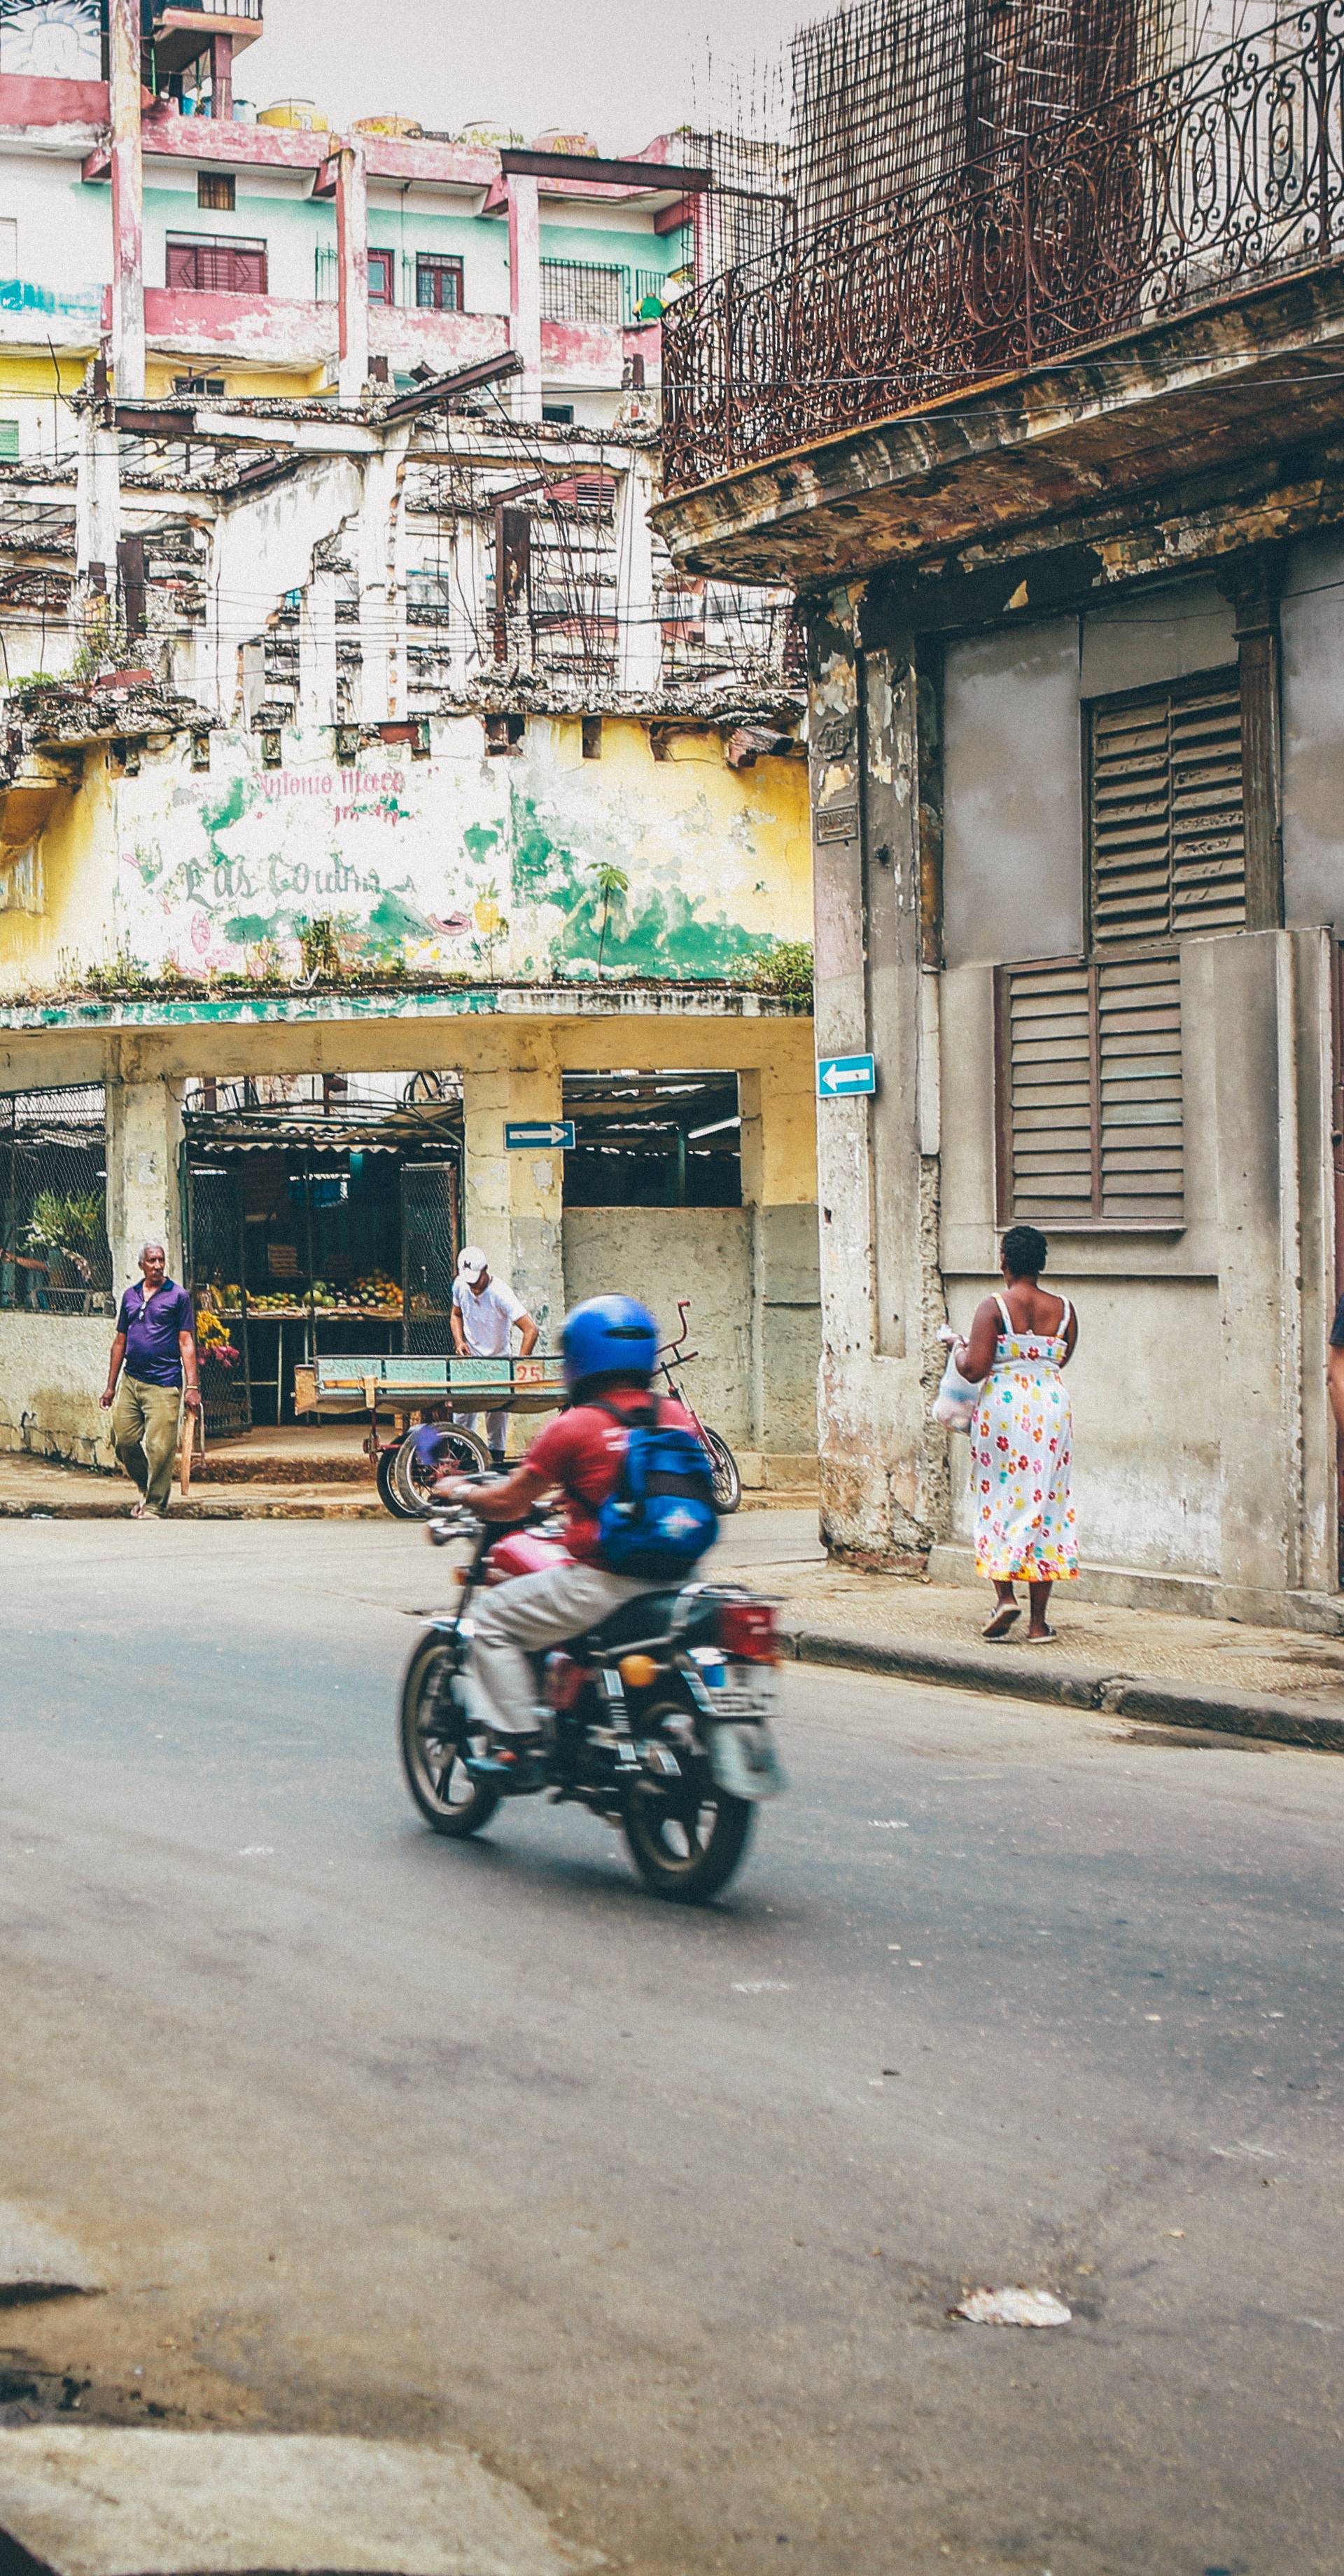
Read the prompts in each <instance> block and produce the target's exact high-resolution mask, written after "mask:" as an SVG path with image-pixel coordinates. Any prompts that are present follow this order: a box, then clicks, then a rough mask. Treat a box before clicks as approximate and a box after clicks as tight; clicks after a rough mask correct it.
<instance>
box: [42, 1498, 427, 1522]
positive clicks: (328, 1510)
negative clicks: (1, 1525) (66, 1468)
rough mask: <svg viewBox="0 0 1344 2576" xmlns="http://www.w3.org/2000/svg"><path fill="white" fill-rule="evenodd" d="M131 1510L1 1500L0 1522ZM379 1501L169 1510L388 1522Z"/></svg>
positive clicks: (112, 1504)
mask: <svg viewBox="0 0 1344 2576" xmlns="http://www.w3.org/2000/svg"><path fill="white" fill-rule="evenodd" d="M130 1517H131V1506H130V1504H129V1503H126V1502H123V1501H122V1500H121V1499H120V1497H119V1496H118V1497H117V1498H116V1499H114V1498H113V1497H112V1496H111V1495H109V1496H108V1497H107V1499H106V1500H104V1499H103V1497H102V1496H101V1495H99V1496H98V1497H96V1498H95V1497H93V1496H92V1495H91V1496H90V1497H89V1498H88V1500H87V1501H84V1500H81V1501H79V1502H71V1501H69V1500H68V1499H67V1498H66V1496H65V1495H64V1494H55V1495H53V1496H52V1497H51V1499H50V1500H49V1501H46V1502H44V1501H42V1500H40V1499H38V1500H34V1501H33V1502H15V1501H11V1500H6V1499H3V1498H0V1521H128V1520H129V1519H130ZM387 1517H388V1515H387V1514H386V1512H385V1511H384V1510H383V1506H382V1504H381V1503H380V1502H378V1501H377V1500H376V1499H371V1500H369V1501H367V1502H364V1501H360V1502H350V1503H345V1502H342V1503H328V1502H313V1501H308V1500H305V1501H301V1502H288V1501H286V1502H275V1501H269V1500H268V1501H266V1502H236V1503H233V1502H227V1503H226V1502H223V1501H220V1502H209V1503H206V1502H199V1503H198V1502H186V1503H184V1502H182V1501H181V1500H180V1499H179V1500H178V1501H177V1502H176V1503H175V1504H174V1505H173V1506H172V1508H171V1509H170V1510H169V1513H168V1518H169V1520H170V1521H363V1520H386V1519H387Z"/></svg>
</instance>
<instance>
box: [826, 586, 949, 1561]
mask: <svg viewBox="0 0 1344 2576" xmlns="http://www.w3.org/2000/svg"><path fill="white" fill-rule="evenodd" d="M856 624H857V620H856V614H855V601H854V598H853V596H852V594H851V593H850V592H849V591H848V590H838V591H835V592H833V593H832V594H831V595H830V597H829V598H828V599H827V600H825V601H824V602H819V603H818V604H817V606H816V608H815V610H814V613H813V617H812V621H811V627H810V635H809V646H810V663H811V706H810V718H809V741H810V746H811V760H812V809H813V810H812V828H813V844H814V849H813V886H814V902H815V912H816V1037H817V1052H818V1055H840V1054H848V1053H850V1052H852V1051H862V1050H867V1049H871V1051H872V1053H873V1054H874V1056H875V1057H876V1059H877V1074H878V1089H877V1096H876V1098H875V1099H874V1100H872V1101H867V1100H863V1099H857V1098H855V1099H849V1100H845V1099H834V1100H826V1101H823V1102H821V1103H820V1104H819V1106H818V1111H817V1166H818V1196H819V1200H820V1210H821V1223H820V1243H821V1286H822V1316H823V1327H822V1329H823V1351H822V1368H821V1399H820V1413H821V1468H820V1482H821V1500H822V1523H823V1527H824V1529H825V1532H826V1537H827V1540H828V1543H829V1544H830V1545H831V1546H833V1547H835V1548H836V1549H838V1550H840V1551H841V1552H843V1553H845V1554H848V1555H851V1556H854V1557H858V1558H860V1559H864V1560H868V1561H871V1562H874V1563H884V1564H895V1565H903V1566H911V1567H922V1566H923V1564H924V1562H925V1561H926V1558H927V1552H928V1549H929V1547H930V1545H931V1544H932V1543H933V1541H934V1540H935V1539H936V1538H937V1537H939V1536H941V1535H942V1533H943V1530H944V1529H945V1527H946V1522H947V1514H948V1496H947V1464H946V1449H947V1443H946V1440H945V1438H944V1437H943V1435H942V1434H941V1433H938V1432H936V1431H934V1430H933V1429H932V1428H931V1426H930V1425H929V1423H928V1420H927V1408H928V1399H929V1395H930V1394H931V1392H932V1387H933V1384H934V1383H935V1382H936V1375H937V1362H938V1357H939V1346H938V1344H937V1343H936V1341H935V1340H934V1338H933V1336H934V1332H935V1330H936V1326H937V1324H938V1322H939V1321H940V1320H941V1317H942V1311H943V1309H942V1292H941V1284H940V1274H939V1269H938V1166H937V1162H936V1160H935V1159H934V1158H933V1157H932V1156H928V1157H925V1156H922V1155H921V1151H920V1146H921V1118H920V1100H919V1079H920V1052H921V1049H920V1025H921V995H920V969H919V864H918V863H919V846H918V826H917V803H918V797H917V786H916V768H917V741H916V729H915V703H914V700H915V693H914V686H913V674H912V670H911V664H910V654H909V651H908V650H906V649H903V648H902V649H896V648H884V649H882V650H875V651H871V652H869V653H866V654H865V653H864V652H862V651H861V649H860V646H859V638H858V635H857V632H856Z"/></svg>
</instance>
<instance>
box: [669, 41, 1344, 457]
mask: <svg viewBox="0 0 1344 2576" xmlns="http://www.w3.org/2000/svg"><path fill="white" fill-rule="evenodd" d="M1342 101H1344V0H1314V5H1311V6H1308V7H1305V8H1302V9H1299V10H1296V11H1294V12H1293V13H1292V14H1291V15H1290V16H1286V17H1283V18H1280V19H1279V20H1278V21H1276V23H1275V24H1274V25H1272V26H1268V27H1261V28H1259V29H1258V30H1257V32H1256V33H1255V34H1254V35H1251V36H1247V37H1245V38H1243V39H1242V40H1241V41H1240V42H1239V43H1237V44H1234V45H1229V46H1226V47H1224V48H1223V49H1222V50H1221V51H1220V52H1218V53H1214V54H1209V55H1206V56H1204V57H1203V58H1202V59H1200V60H1196V61H1195V62H1193V63H1189V64H1185V65H1182V66H1181V67H1180V68H1179V69H1177V70H1175V71H1173V72H1170V73H1168V74H1166V75H1165V76H1164V77H1163V78H1162V79H1160V80H1155V81H1150V82H1145V83H1142V84H1139V85H1136V86H1134V87H1132V88H1129V89H1124V90H1120V91H1117V92H1116V93H1114V94H1113V95H1112V96H1111V97H1110V98H1108V99H1106V100H1105V101H1103V102H1102V104H1101V105H1100V106H1098V107H1096V108H1094V109H1092V110H1090V111H1089V112H1088V113H1086V114H1077V115H1073V116H1067V117H1063V118H1061V119H1060V120H1059V122H1057V123H1054V124H1051V125H1050V126H1048V127H1046V128H1045V129H1044V130H1043V131H1041V132H1039V133H1034V134H1028V135H1024V136H1014V137H1011V138H1007V137H1005V139H1004V140H1003V141H1002V143H1001V144H1000V145H999V146H998V147H997V148H996V149H995V150H994V152H993V153H992V154H990V155H989V156H988V157H987V158H985V159H983V160H978V161H975V162H973V163H970V164H968V165H967V166H966V167H964V168H962V169H960V170H957V171H955V172H953V173H951V174H949V175H948V176H946V177H944V178H943V179H941V180H940V181H938V182H937V183H936V184H935V185H934V186H933V187H931V188H928V189H925V190H922V191H918V192H916V191H910V192H908V193H907V194H906V195H904V196H902V197H901V198H899V199H895V200H892V201H890V202H887V203H885V204H881V205H878V206H875V207H870V208H868V209H865V210H864V211H862V212H861V213H859V214H856V215H853V216H847V217H845V218H843V219H842V220H841V221H839V222H836V223H832V224H829V225H827V226H825V227H824V228H823V229H822V230H821V231H819V232H816V233H814V234H812V235H810V236H807V237H805V238H804V239H802V240H801V241H794V242H790V243H786V244H785V245H784V246H783V247H781V248H780V249H779V250H777V251H774V252H771V253H769V254H768V255H766V256H764V257H762V258H760V259H757V260H754V261H751V262H748V263H747V264H745V265H744V266H742V267H739V268H735V269H731V270H729V271H727V272H726V273H725V274H724V275H723V276H721V277H718V278H715V279H712V280H711V281H710V282H709V283H708V284H706V285H704V286H702V287H700V288H698V289H696V290H694V291H693V292H692V293H690V294H689V295H687V296H686V297H684V298H683V299H682V300H681V301H680V302H679V303H677V304H676V305H674V306H673V307H672V309H671V311H670V312H669V313H668V315H667V318H666V321H665V324H664V349H663V390H664V421H665V430H664V453H665V465H666V482H667V488H668V489H669V491H691V490H693V489H695V488H696V487H700V486H705V485H709V484H712V483H715V482H716V481H718V480H719V479H720V478H721V477H723V476H724V475H726V474H729V473H732V472H734V471H735V470H737V469H740V468H742V467H750V466H756V465H762V464H764V462H765V460H767V459H769V458H771V457H775V456H782V455H784V454H785V453H787V452H789V451H797V450H800V449H808V448H811V447H813V446H814V445H815V444H816V443H818V442H821V441H826V440H833V439H837V438H843V437H844V436H845V434H846V433H849V432H853V431H856V430H860V429H863V428H864V427H865V426H866V425H868V424H871V423H876V422H878V421H892V420H896V419H900V418H901V417H903V416H908V415H910V414H912V413H915V412H926V411H930V410H932V409H933V407H935V406H936V405H938V404H939V403H941V402H942V401H943V400H944V398H945V397H947V396H948V395H950V394H956V395H959V396H961V397H962V398H963V399H964V398H965V396H966V394H967V392H968V390H971V389H975V388H977V387H982V386H985V385H988V384H991V383H992V384H994V385H996V386H999V387H1003V386H1005V385H1012V384H1013V383H1014V381H1015V380H1020V379H1024V378H1026V377H1028V376H1029V375H1031V374H1032V373H1033V372H1034V371H1038V370H1039V369H1041V368H1042V367H1043V366H1045V365H1049V366H1051V367H1052V368H1055V367H1058V366H1059V365H1060V364H1062V363H1065V362H1068V361H1071V360H1078V359H1080V358H1082V357H1084V356H1085V355H1086V353H1087V352H1088V351H1093V350H1100V349H1102V348H1103V347H1107V348H1109V349H1110V350H1112V351H1114V350H1115V349H1116V347H1117V344H1121V343H1123V342H1125V341H1126V340H1129V339H1132V337H1133V335H1135V334H1138V333H1143V332H1161V331H1162V330H1163V329H1164V328H1167V329H1168V330H1169V329H1170V326H1172V325H1174V324H1176V323H1179V322H1182V321H1183V320H1184V318H1185V317H1188V316H1192V315H1195V316H1197V315H1199V314H1201V313H1203V314H1205V315H1208V314H1210V313H1214V312H1216V309H1217V308H1218V307H1220V306H1221V307H1227V306H1229V305H1232V304H1241V303H1244V302H1245V300H1246V299H1247V298H1248V297H1250V296H1252V294H1253V293H1254V292H1255V291H1257V290H1264V289H1266V288H1268V287H1271V286H1273V285H1274V284H1275V283H1278V282H1282V281H1284V280H1290V279H1293V278H1295V277H1296V278H1305V277H1306V275H1307V274H1308V273H1314V274H1315V275H1317V276H1318V277H1319V273H1320V272H1322V271H1325V270H1330V269H1333V268H1334V267H1336V266H1337V265H1338V264H1339V263H1340V262H1341V261H1342V260H1344V121H1342V108H1341V102H1342Z"/></svg>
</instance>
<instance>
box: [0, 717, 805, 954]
mask: <svg viewBox="0 0 1344 2576" xmlns="http://www.w3.org/2000/svg"><path fill="white" fill-rule="evenodd" d="M431 739H432V756H431V757H430V758H429V759H428V760H412V759H410V758H409V757H408V756H407V753H406V751H405V750H404V749H403V748H401V747H398V748H397V749H396V750H395V751H383V750H382V749H381V748H377V747H375V748H366V749H365V751H364V752H362V753H361V755H360V762H359V766H358V768H357V769H355V770H346V769H342V768H341V767H340V766H339V764H338V763H337V762H336V761H335V760H334V758H333V754H332V738H331V734H330V731H329V729H326V730H320V731H318V732H316V733H314V734H312V735H310V736H303V735H299V734H295V735H287V736H286V738H285V745H284V752H285V758H284V765H283V768H282V769H281V770H280V771H278V772H277V771H269V772H268V771H263V770H262V769H261V768H260V766H259V761H258V745H257V743H256V740H255V738H254V737H251V736H248V735H240V734H219V733H217V734H215V735H214V736H213V737H212V742H211V766H210V769H209V771H208V772H204V773H200V772H195V771H193V770H192V768H191V766H190V746H189V740H188V738H187V737H186V736H185V735H177V736H174V737H171V738H165V739H164V740H163V742H162V743H161V744H160V746H159V747H158V748H153V747H150V746H148V745H147V746H146V747H145V749H144V750H143V752H142V754H141V768H140V771H139V774H138V775H124V774H120V773H119V772H118V773H117V774H113V773H112V771H110V769H109V765H108V758H107V755H106V754H105V753H104V752H103V751H102V750H101V749H99V750H96V751H92V752H90V753H89V755H88V756H87V760H86V763H85V767H84V773H83V784H82V786H81V787H79V788H78V790H77V791H76V792H73V793H71V794H69V795H66V796H63V797H62V798H61V800H60V801H59V803H58V806H57V808H56V811H55V812H54V814H53V817H52V819H51V821H50V823H49V825H48V827H47V829H46V831H45V833H44V835H43V838H42V842H41V845H40V862H41V865H40V880H41V894H40V900H41V904H42V909H41V910H40V911H36V910H22V909H18V908H11V909H7V910H3V911H0V993H3V994H5V995H6V996H7V997H10V998H16V999H20V998H24V997H25V996H26V995H28V994H29V993H30V992H31V990H32V989H33V988H34V987H47V988H49V989H50V988H53V987H58V986H59V987H64V988H67V989H68V988H69V987H71V986H72V985H74V984H75V983H76V982H77V981H78V979H79V977H80V974H81V972H82V971H83V972H87V970H88V968H89V967H90V966H93V967H97V966H99V965H101V964H104V963H106V962H108V961H110V960H111V959H112V958H113V957H116V956H123V955H124V956H128V957H131V958H133V959H134V960H135V961H136V962H137V964H138V965H139V966H140V967H141V968H142V969H143V970H144V971H145V972H146V973H147V974H149V975H151V976H154V975H157V974H159V973H161V972H162V971H163V970H164V969H165V968H166V967H173V968H176V969H177V970H178V971H180V972H181V973H183V974H185V975H187V976H190V977H192V978H199V979H200V980H201V981H202V982H203V983H204V982H205V981H207V980H208V979H209V978H210V977H211V976H213V975H219V974H224V973H234V974H236V973H238V972H240V971H242V970H244V969H245V968H246V967H247V966H248V964H249V962H251V961H253V960H254V959H255V958H256V956H257V955H258V953H259V952H260V951H261V949H262V947H263V944H265V946H266V949H267V953H268V954H272V955H273V956H274V958H275V960H276V962H278V963H279V964H280V965H281V967H282V968H283V969H285V970H286V971H287V972H289V973H297V972H298V971H299V969H300V950H299V934H300V932H301V930H302V927H303V925H304V923H305V922H306V921H309V920H312V919H314V918H317V917H322V916H330V917H333V918H334V919H335V920H336V922H337V924H338V926H339V929H340V933H341V936H342V939H343V941H344V942H345V947H346V955H347V959H348V962H349V963H350V964H352V965H364V966H387V965H388V964H396V965H399V966H401V967H403V968H404V969H405V971H406V972H407V973H408V974H410V975H416V974H419V975H441V974H443V973H445V972H447V973H452V972H458V973H464V974H469V975H473V976H479V977H481V978H482V979H483V980H488V981H493V980H494V979H495V978H496V977H497V976H505V977H509V978H517V979H521V980H524V981H528V980H536V981H538V982H547V981H549V980H550V979H551V977H552V976H553V975H555V974H561V975H564V976H566V977H569V976H572V975H578V976H579V977H581V978H584V979H587V978H589V977H595V976H596V975H597V973H598V955H599V949H600V951H601V963H602V971H603V972H604V973H605V972H608V971H610V972H611V973H613V974H617V975H631V974H634V975H639V976H653V977H667V978H671V979H675V980H689V981H692V982H696V981H700V980H702V979H714V980H727V981H729V982H740V981H741V980H742V979H743V977H744V976H745V975H748V974H749V972H750V969H751V966H752V962H753V959H754V958H755V957H756V956H757V955H759V954H761V953H762V952H764V951H765V950H766V949H768V947H769V946H770V944H771V943H772V942H773V941H777V940H781V939H783V940H798V939H806V938H807V937H808V936H809V935H810V929H811V879H810V838H809V828H808V803H807V770H806V765H805V763H804V762H802V761H799V760H782V759H776V758H770V759H764V760H759V761H758V762H757V763H756V765H755V767H754V768H750V769H737V770H734V769H730V768H729V767H728V765H727V762H726V761H725V759H724V755H723V745H722V742H721V740H720V737H719V735H718V734H717V732H715V731H713V730H711V729H706V730H704V731H702V732H690V733H682V734H674V735H673V736H672V737H671V738H670V746H669V747H670V757H668V758H667V759H664V760H655V759H654V757H653V752H652V747H651V741H650V734H649V728H648V727H647V725H644V724H640V723H638V722H636V721H633V720H631V719H625V718H611V719H608V720H606V722H605V723H604V725H603V733H602V756H601V758H600V759H599V760H585V759H584V758H583V753H582V732H581V727H580V724H579V722H578V720H577V719H574V720H569V719H562V720H554V721H552V720H549V719H540V718H538V719H533V720H532V721H531V722H529V725H528V728H527V735H526V742H525V747H524V749H523V751H522V753H521V754H520V755H518V756H516V757H510V758H500V757H498V756H493V757H492V756H490V755H487V753H486V751H485V747H484V734H483V728H482V725H481V723H480V720H479V719H478V718H476V717H455V718H449V719H446V720H444V721H442V722H439V721H437V720H436V721H435V723H434V726H433V731H432V737H431ZM610 868H618V869H619V870H620V871H621V872H622V874H623V875H624V876H625V877H626V879H627V880H628V883H627V888H626V891H625V892H624V893H623V894H622V893H615V894H613V896H612V898H611V900H610V902H609V903H608V902H607V901H606V899H605V897H604V896H603V894H602V892H601V871H602V870H603V869H610Z"/></svg>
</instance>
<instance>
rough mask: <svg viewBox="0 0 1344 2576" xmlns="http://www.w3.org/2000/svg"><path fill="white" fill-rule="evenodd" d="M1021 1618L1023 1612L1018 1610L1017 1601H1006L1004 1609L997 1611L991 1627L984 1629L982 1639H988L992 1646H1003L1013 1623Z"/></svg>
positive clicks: (990, 1624) (981, 1632)
mask: <svg viewBox="0 0 1344 2576" xmlns="http://www.w3.org/2000/svg"><path fill="white" fill-rule="evenodd" d="M1021 1616H1022V1613H1021V1610H1020V1609H1019V1608H1018V1606H1017V1603H1016V1602H1015V1601H1005V1603H1004V1605H1003V1608H1002V1609H1001V1610H996V1611H995V1613H994V1616H993V1618H992V1619H991V1620H990V1623H989V1626H988V1627H987V1628H982V1629H981V1631H980V1634H981V1636H982V1637H986V1638H988V1640H989V1643H990V1645H991V1646H1001V1645H1002V1643H1003V1641H1004V1638H1005V1637H1006V1636H1007V1634H1008V1631H1009V1629H1010V1628H1011V1626H1012V1624H1013V1621H1014V1620H1015V1619H1020V1618H1021Z"/></svg>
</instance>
